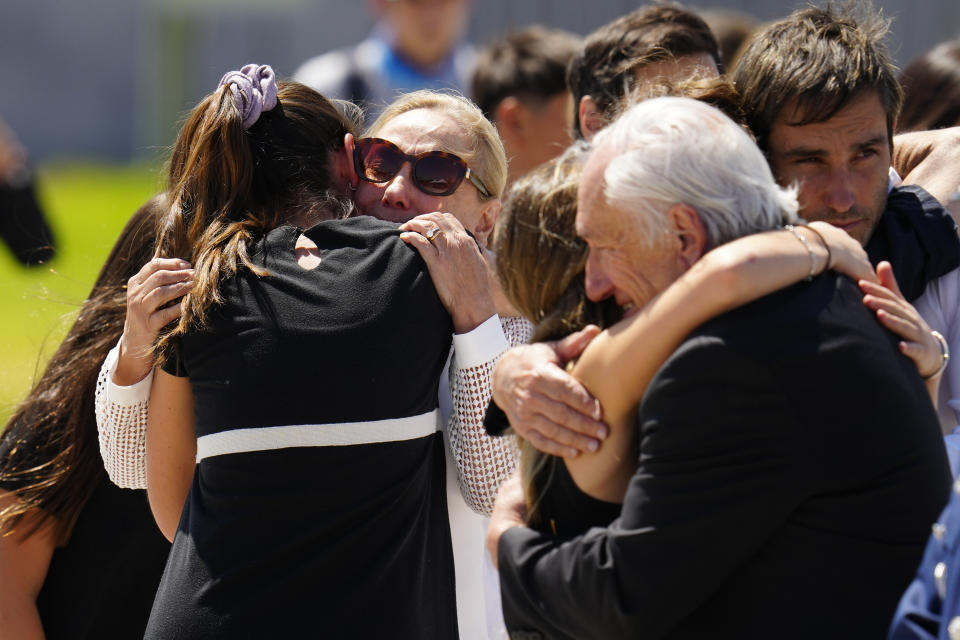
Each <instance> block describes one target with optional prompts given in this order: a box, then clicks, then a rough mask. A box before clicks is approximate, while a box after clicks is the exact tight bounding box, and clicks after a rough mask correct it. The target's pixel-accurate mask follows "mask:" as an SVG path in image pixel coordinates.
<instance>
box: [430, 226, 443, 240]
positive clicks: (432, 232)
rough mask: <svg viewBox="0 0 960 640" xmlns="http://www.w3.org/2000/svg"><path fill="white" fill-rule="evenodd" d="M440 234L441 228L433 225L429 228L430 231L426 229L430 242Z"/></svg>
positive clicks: (441, 233) (441, 232)
mask: <svg viewBox="0 0 960 640" xmlns="http://www.w3.org/2000/svg"><path fill="white" fill-rule="evenodd" d="M441 235H443V229H441V228H440V227H434V228H432V229H430V231H427V240H429V241H430V242H433V241H434V240H436V239H437V238H438V237H439V236H441Z"/></svg>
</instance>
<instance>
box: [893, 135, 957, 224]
mask: <svg viewBox="0 0 960 640" xmlns="http://www.w3.org/2000/svg"><path fill="white" fill-rule="evenodd" d="M893 167H894V169H896V170H897V173H899V174H900V175H901V176H903V183H904V184H915V185H918V186H920V187H923V188H924V189H926V190H927V191H928V192H930V195H932V196H933V197H934V198H936V199H937V200H939V201H940V202H941V203H943V204H944V205H945V206H946V207H947V208H948V209H949V210H950V213H952V214H953V218H954V220H958V221H960V199H958V195H957V187H958V185H960V127H950V128H948V129H937V130H935V131H912V132H910V133H901V134H900V135H897V136H895V137H894V138H893ZM958 224H960V222H958Z"/></svg>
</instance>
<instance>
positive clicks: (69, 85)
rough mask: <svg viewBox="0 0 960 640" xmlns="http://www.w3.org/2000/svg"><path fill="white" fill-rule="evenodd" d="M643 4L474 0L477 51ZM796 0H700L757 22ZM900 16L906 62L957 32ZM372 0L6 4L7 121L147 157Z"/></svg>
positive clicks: (342, 34)
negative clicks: (238, 84) (249, 70)
mask: <svg viewBox="0 0 960 640" xmlns="http://www.w3.org/2000/svg"><path fill="white" fill-rule="evenodd" d="M641 4H643V3H639V2H636V1H632V2H631V1H627V0H483V1H482V2H480V1H479V0H477V1H475V2H474V3H473V7H472V17H471V20H470V24H469V32H468V39H469V40H470V41H471V42H473V43H475V44H477V45H482V44H484V43H485V42H487V41H488V40H490V39H491V38H493V37H494V36H496V35H498V34H500V33H502V32H503V31H505V30H507V29H509V28H511V27H514V28H519V27H523V26H526V25H529V24H532V23H542V24H545V25H548V26H554V27H560V28H564V29H567V30H570V31H574V32H576V33H580V34H586V33H589V32H590V31H591V30H593V29H594V28H596V27H597V26H599V25H601V24H604V23H605V22H608V21H610V20H611V19H613V18H615V17H617V16H619V15H622V14H624V13H626V12H628V11H631V10H632V9H634V8H636V7H638V6H640V5H641ZM800 4H801V3H799V2H796V1H795V0H714V1H710V0H699V1H698V2H695V3H693V2H692V3H689V6H692V7H694V8H730V9H738V10H742V11H745V12H747V13H749V14H752V15H753V16H755V17H757V18H758V19H761V20H769V19H773V18H778V17H780V16H783V15H785V14H786V13H788V12H789V11H791V10H792V9H794V8H796V7H797V6H800ZM874 4H875V6H877V7H881V8H882V9H883V11H884V12H885V13H886V14H887V15H888V16H890V17H893V18H894V24H893V38H892V40H891V45H892V48H893V51H894V54H895V56H896V59H897V62H898V64H899V65H900V66H905V65H906V64H907V63H909V62H910V60H911V59H912V58H913V57H914V56H916V55H917V54H919V53H921V52H922V51H924V50H925V49H927V48H929V47H931V46H932V45H933V44H935V43H937V42H939V41H942V40H945V39H948V38H952V37H957V36H958V35H960V0H876V1H875V3H874ZM372 24H373V16H372V12H371V9H370V6H369V5H368V3H367V2H365V1H364V0H80V1H76V0H3V2H2V8H0V64H2V70H3V72H2V74H3V75H2V88H0V119H3V120H5V121H6V122H7V123H8V124H9V125H10V127H11V128H12V129H13V130H14V131H15V132H16V134H17V136H18V137H19V138H20V140H21V142H22V143H23V145H24V146H25V147H26V149H27V150H28V151H29V152H30V154H31V156H32V157H33V158H34V160H36V161H45V160H50V159H54V158H62V157H68V158H71V159H76V158H95V159H100V160H109V161H121V162H126V161H130V160H140V161H143V160H146V161H148V162H149V161H152V160H153V159H154V158H155V157H159V156H160V155H162V150H163V148H164V147H165V145H169V144H170V142H171V141H172V139H173V135H174V133H175V131H176V127H177V123H178V121H179V118H180V117H182V115H183V113H184V112H185V111H186V110H187V109H188V108H189V107H190V106H192V105H193V104H195V103H196V102H197V101H198V100H199V98H200V97H201V96H203V95H204V94H205V93H207V92H209V91H211V90H212V89H213V88H215V87H216V84H217V82H218V80H219V79H220V76H221V75H222V74H223V72H224V71H225V70H227V69H229V68H234V67H239V66H240V65H242V64H243V63H246V62H258V63H266V64H271V65H273V67H274V68H275V69H276V70H277V72H278V73H279V74H280V75H281V76H289V75H292V74H293V72H294V71H295V70H296V68H297V66H298V65H299V64H300V63H301V62H303V61H304V60H306V59H307V58H309V57H311V56H314V55H317V54H319V53H322V52H324V51H327V50H329V49H333V48H336V47H340V46H344V45H348V44H352V43H355V42H357V41H359V40H361V39H362V38H363V37H365V36H366V35H367V33H368V32H369V30H370V28H371V26H372Z"/></svg>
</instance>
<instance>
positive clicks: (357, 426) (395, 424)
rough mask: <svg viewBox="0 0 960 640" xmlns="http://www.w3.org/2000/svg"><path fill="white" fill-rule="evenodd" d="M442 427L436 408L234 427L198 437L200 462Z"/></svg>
mask: <svg viewBox="0 0 960 640" xmlns="http://www.w3.org/2000/svg"><path fill="white" fill-rule="evenodd" d="M439 430H440V412H439V411H438V410H436V409H434V410H433V411H431V412H429V413H423V414H420V415H418V416H411V417H409V418H391V419H388V420H373V421H370V422H343V423H339V424H296V425H287V426H281V427H256V428H253V429H231V430H230V431H221V432H219V433H211V434H208V435H205V436H200V437H199V438H197V462H200V461H201V460H203V459H204V458H210V457H212V456H222V455H225V454H228V453H248V452H251V451H270V450H272V449H286V448H289V447H342V446H349V445H356V444H375V443H378V442H400V441H403V440H414V439H416V438H423V437H426V436H429V435H432V434H433V433H434V432H436V431H439Z"/></svg>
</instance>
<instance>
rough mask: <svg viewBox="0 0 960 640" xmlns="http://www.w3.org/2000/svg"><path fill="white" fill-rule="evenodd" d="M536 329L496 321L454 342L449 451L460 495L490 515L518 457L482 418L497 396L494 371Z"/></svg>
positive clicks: (509, 441)
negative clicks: (503, 358)
mask: <svg viewBox="0 0 960 640" xmlns="http://www.w3.org/2000/svg"><path fill="white" fill-rule="evenodd" d="M532 333H533V325H531V324H530V323H529V322H528V321H527V320H525V319H523V318H516V317H515V318H502V319H499V318H498V317H497V316H493V317H492V318H491V319H490V320H488V321H487V322H485V323H483V324H482V325H480V326H479V327H477V329H474V331H471V332H470V333H467V334H462V335H459V336H454V347H453V360H452V362H451V365H450V394H451V396H452V398H453V413H452V414H451V416H450V422H449V424H448V425H447V428H448V434H449V437H450V450H451V454H452V456H453V459H454V461H455V462H456V465H457V478H458V479H459V481H460V492H461V493H462V494H463V499H464V501H466V503H467V505H468V506H469V507H470V508H471V509H473V510H474V511H476V512H477V513H480V514H482V515H489V514H490V512H491V511H492V510H493V502H494V499H495V498H496V497H497V490H498V489H499V488H500V485H501V484H503V482H504V481H505V480H506V479H507V478H509V477H510V475H511V474H512V473H513V471H514V469H515V468H516V466H517V460H518V457H519V454H518V450H517V442H516V438H515V437H514V436H512V435H509V436H500V437H495V438H494V437H491V436H488V435H487V433H486V431H485V430H484V428H483V415H484V413H485V412H486V409H487V404H488V403H489V402H490V396H491V395H492V393H493V387H492V376H493V367H494V365H495V364H496V363H497V360H499V359H500V356H501V355H502V354H503V352H504V351H506V350H507V349H508V348H509V347H513V346H516V345H518V344H524V343H526V342H527V341H528V340H529V339H530V336H531V334H532Z"/></svg>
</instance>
